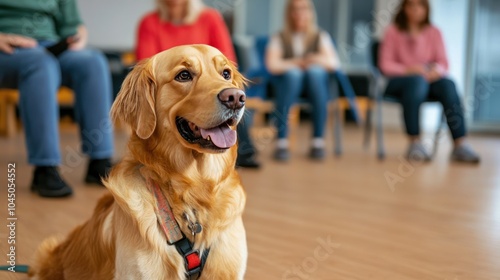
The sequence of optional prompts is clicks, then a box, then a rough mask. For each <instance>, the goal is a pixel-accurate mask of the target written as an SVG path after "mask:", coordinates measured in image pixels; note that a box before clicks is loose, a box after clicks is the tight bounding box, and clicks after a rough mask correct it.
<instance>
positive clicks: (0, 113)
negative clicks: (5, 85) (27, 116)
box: [0, 94, 7, 136]
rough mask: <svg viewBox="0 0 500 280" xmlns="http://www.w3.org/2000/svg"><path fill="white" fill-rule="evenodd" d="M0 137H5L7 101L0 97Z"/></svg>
mask: <svg viewBox="0 0 500 280" xmlns="http://www.w3.org/2000/svg"><path fill="white" fill-rule="evenodd" d="M0 136H7V100H6V98H5V96H4V95H3V94H2V95H0Z"/></svg>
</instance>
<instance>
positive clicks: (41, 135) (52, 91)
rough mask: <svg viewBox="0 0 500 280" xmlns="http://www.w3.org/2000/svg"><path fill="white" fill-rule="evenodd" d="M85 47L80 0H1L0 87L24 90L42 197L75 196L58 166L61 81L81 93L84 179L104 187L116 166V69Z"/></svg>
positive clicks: (21, 105) (26, 127) (35, 188)
mask: <svg viewBox="0 0 500 280" xmlns="http://www.w3.org/2000/svg"><path fill="white" fill-rule="evenodd" d="M65 38H68V39H67V40H68V43H69V49H68V50H66V51H64V52H62V53H61V54H59V55H57V56H55V55H53V54H51V53H50V52H48V51H47V50H46V49H45V47H48V46H51V45H54V44H56V43H57V42H58V41H60V40H64V39H65ZM86 42H87V31H86V28H85V26H84V25H83V23H82V20H81V19H80V16H79V13H78V9H77V5H76V1H75V0H65V1H62V0H46V1H42V2H40V1H15V0H3V1H1V4H0V88H17V89H19V92H20V99H19V108H20V113H21V119H22V122H23V126H24V130H25V134H26V145H27V148H28V158H29V163H30V164H32V165H34V166H35V170H34V176H33V183H32V185H31V189H32V190H33V191H37V192H38V194H39V195H41V196H45V197H61V196H67V195H70V194H72V189H71V187H70V186H68V184H66V182H65V181H64V180H63V179H62V178H61V177H60V174H59V171H58V168H57V166H58V165H60V164H61V153H60V151H59V108H58V104H57V92H58V91H59V87H60V86H61V84H62V85H65V86H69V87H70V88H72V89H73V90H74V92H75V114H76V119H77V120H78V122H79V124H80V135H81V138H82V144H81V147H82V151H83V153H85V154H86V155H88V156H89V157H90V162H89V165H88V169H87V175H86V177H85V181H86V182H88V183H99V184H100V183H101V181H100V180H101V177H105V176H106V174H107V171H108V169H109V168H110V167H111V163H110V158H111V156H112V155H113V135H112V133H113V132H112V128H111V122H110V119H109V116H108V114H109V109H110V107H111V99H112V95H111V82H110V72H109V69H108V64H107V62H106V59H105V57H104V56H103V55H102V54H101V53H100V52H98V51H95V50H90V49H85V44H86Z"/></svg>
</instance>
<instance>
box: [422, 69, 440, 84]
mask: <svg viewBox="0 0 500 280" xmlns="http://www.w3.org/2000/svg"><path fill="white" fill-rule="evenodd" d="M442 76H443V75H442V74H441V72H440V71H439V70H438V68H437V66H432V67H431V68H430V69H429V71H427V73H425V79H426V80H427V81H429V82H431V83H432V82H435V81H437V80H439V79H441V77H442Z"/></svg>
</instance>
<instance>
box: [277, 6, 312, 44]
mask: <svg viewBox="0 0 500 280" xmlns="http://www.w3.org/2000/svg"><path fill="white" fill-rule="evenodd" d="M295 1H306V2H307V4H308V5H309V9H310V12H311V15H312V16H311V22H310V23H309V27H308V28H307V31H306V36H305V40H306V42H305V43H306V46H308V45H309V44H310V43H311V42H312V41H313V40H314V38H315V36H316V34H317V33H318V30H319V28H318V21H317V18H318V16H317V15H316V8H315V7H314V3H313V1H312V0H288V2H287V3H286V7H285V19H284V21H285V22H284V27H283V31H282V32H283V36H284V37H285V39H286V40H287V41H289V42H290V41H291V38H292V35H293V33H294V31H293V19H292V8H293V2H295Z"/></svg>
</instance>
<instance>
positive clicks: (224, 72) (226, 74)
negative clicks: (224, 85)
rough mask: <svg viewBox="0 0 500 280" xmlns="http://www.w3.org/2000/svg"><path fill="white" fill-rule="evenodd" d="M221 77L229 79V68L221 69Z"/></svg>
mask: <svg viewBox="0 0 500 280" xmlns="http://www.w3.org/2000/svg"><path fill="white" fill-rule="evenodd" d="M222 77H223V78H224V79H226V80H231V70H229V69H226V70H224V71H222Z"/></svg>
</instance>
